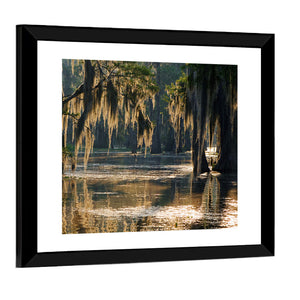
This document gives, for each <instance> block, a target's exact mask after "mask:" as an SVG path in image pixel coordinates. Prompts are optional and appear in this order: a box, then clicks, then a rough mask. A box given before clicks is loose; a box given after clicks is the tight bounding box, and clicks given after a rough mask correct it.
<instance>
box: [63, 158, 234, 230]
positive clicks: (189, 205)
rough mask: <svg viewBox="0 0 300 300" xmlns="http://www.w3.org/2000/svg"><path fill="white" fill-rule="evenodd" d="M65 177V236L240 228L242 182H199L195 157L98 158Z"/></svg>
mask: <svg viewBox="0 0 300 300" xmlns="http://www.w3.org/2000/svg"><path fill="white" fill-rule="evenodd" d="M65 175H66V176H65V178H64V179H63V229H62V230H63V233H96V232H122V231H157V230H187V229H204V228H205V229H208V228H228V227H233V226H237V210H238V208H237V184H236V183H237V181H236V177H234V176H232V175H223V174H220V173H218V174H217V173H215V174H214V173H213V174H212V175H211V174H206V175H204V176H201V177H200V178H198V180H193V178H192V165H191V156H190V154H185V155H178V156H176V155H153V156H149V157H147V158H144V157H143V156H138V157H134V156H132V155H131V154H129V153H112V154H110V156H107V155H106V154H105V153H96V155H95V156H94V157H92V158H91V161H90V163H89V165H88V168H87V171H86V172H84V171H83V168H81V167H80V165H79V168H78V170H77V171H76V172H75V173H71V172H69V173H66V174H65Z"/></svg>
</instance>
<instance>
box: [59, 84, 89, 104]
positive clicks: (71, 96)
mask: <svg viewBox="0 0 300 300" xmlns="http://www.w3.org/2000/svg"><path fill="white" fill-rule="evenodd" d="M83 86H84V84H83V83H82V84H81V85H80V86H79V87H78V88H77V89H76V91H75V92H74V93H73V94H72V95H70V96H66V97H63V102H62V103H63V104H66V103H68V102H69V101H71V100H72V99H73V98H75V97H77V96H78V95H80V94H82V93H83Z"/></svg>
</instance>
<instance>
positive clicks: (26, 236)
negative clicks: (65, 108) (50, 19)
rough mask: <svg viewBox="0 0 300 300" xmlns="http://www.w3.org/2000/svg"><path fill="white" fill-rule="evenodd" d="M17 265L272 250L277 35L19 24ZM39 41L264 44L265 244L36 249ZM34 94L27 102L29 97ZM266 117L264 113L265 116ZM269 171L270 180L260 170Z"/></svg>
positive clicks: (197, 256) (150, 259) (212, 256)
mask: <svg viewBox="0 0 300 300" xmlns="http://www.w3.org/2000/svg"><path fill="white" fill-rule="evenodd" d="M16 29H17V30H16V31H17V49H16V54H17V112H16V113H17V157H16V159H17V182H16V188H17V210H16V216H17V226H16V236H17V240H16V248H17V249H16V250H17V253H16V266H17V267H41V266H66V265H89V264H112V263H132V262H158V261H179V260H200V259H220V258H223V259H224V258H242V257H261V256H273V255H274V65H275V63H274V34H258V33H229V32H197V31H175V30H148V29H115V28H83V27H61V26H40V25H18V26H17V28H16ZM38 41H58V42H59V41H64V42H66V41H72V42H93V43H98V42H102V43H129V44H130V43H134V44H162V45H194V46H216V47H242V48H257V49H260V50H261V116H264V117H262V118H261V161H262V162H263V163H262V164H261V174H262V176H261V243H260V244H257V245H232V246H206V247H179V248H154V249H122V250H93V251H66V252H47V253H39V252H38V251H37V239H38V235H37V230H38V225H37V224H38V223H37V217H38V215H37V213H38V210H37V203H38V199H37V198H38V196H37V181H38V173H37V157H38V151H37V105H38V97H37V78H38V74H37V67H38V66H37V58H38V48H37V44H38ZM29 101H30V104H28V103H29ZM265 116H267V117H265ZM266 172H267V173H268V178H267V180H265V179H264V176H263V174H264V173H266Z"/></svg>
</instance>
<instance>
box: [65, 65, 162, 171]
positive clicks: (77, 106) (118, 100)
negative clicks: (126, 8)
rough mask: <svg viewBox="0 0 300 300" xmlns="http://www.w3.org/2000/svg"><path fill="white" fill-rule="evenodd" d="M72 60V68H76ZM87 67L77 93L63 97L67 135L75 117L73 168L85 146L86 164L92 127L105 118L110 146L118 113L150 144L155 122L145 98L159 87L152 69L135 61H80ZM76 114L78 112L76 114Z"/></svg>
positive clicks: (142, 140) (116, 126)
mask: <svg viewBox="0 0 300 300" xmlns="http://www.w3.org/2000/svg"><path fill="white" fill-rule="evenodd" d="M74 63H75V62H73V61H72V69H74ZM79 63H81V64H83V66H84V67H83V69H84V81H83V83H82V84H81V85H79V87H78V89H77V90H75V92H74V97H72V96H66V97H63V101H64V102H63V103H64V107H63V111H64V110H65V109H67V110H68V114H65V115H64V114H63V134H65V136H66V135H67V127H68V119H69V118H72V121H73V122H72V124H73V126H72V127H73V128H72V131H73V134H72V140H74V143H75V150H74V158H73V164H72V165H73V166H72V169H73V170H75V169H76V163H77V157H78V151H79V149H80V148H81V147H82V145H84V146H85V153H84V166H85V167H86V165H87V162H88V159H89V155H90V152H91V151H92V147H93V144H94V135H93V131H94V130H95V127H96V124H97V122H100V120H101V118H103V120H104V123H105V126H106V127H107V129H108V136H109V148H110V146H111V138H112V134H113V131H114V130H115V131H116V133H117V132H118V124H119V114H120V113H123V114H124V116H125V121H124V122H125V126H126V127H127V126H129V125H130V124H137V126H138V135H137V138H138V144H139V145H141V144H143V142H144V143H145V145H146V147H150V145H151V139H152V133H153V128H152V123H151V121H150V119H149V118H148V116H146V114H145V112H146V106H145V103H144V102H145V101H147V100H149V99H150V98H154V96H155V93H156V92H157V91H158V88H157V86H156V84H155V82H154V80H153V77H154V73H153V71H152V70H151V69H149V68H147V67H145V66H143V65H140V64H137V63H132V62H114V61H89V60H86V61H80V62H79ZM74 115H78V116H79V117H78V118H76V117H74Z"/></svg>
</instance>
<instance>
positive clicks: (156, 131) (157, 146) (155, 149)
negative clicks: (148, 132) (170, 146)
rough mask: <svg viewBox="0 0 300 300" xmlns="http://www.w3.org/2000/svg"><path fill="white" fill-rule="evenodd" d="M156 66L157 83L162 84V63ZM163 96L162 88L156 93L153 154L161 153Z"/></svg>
mask: <svg viewBox="0 0 300 300" xmlns="http://www.w3.org/2000/svg"><path fill="white" fill-rule="evenodd" d="M154 66H155V68H156V82H157V85H158V86H159V85H160V63H155V64H154ZM161 96H162V91H161V89H160V90H159V92H158V93H157V94H156V95H155V108H154V118H155V122H156V126H155V127H154V131H153V136H152V147H151V153H152V154H158V153H161V140H160V134H161V120H160V98H161Z"/></svg>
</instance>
